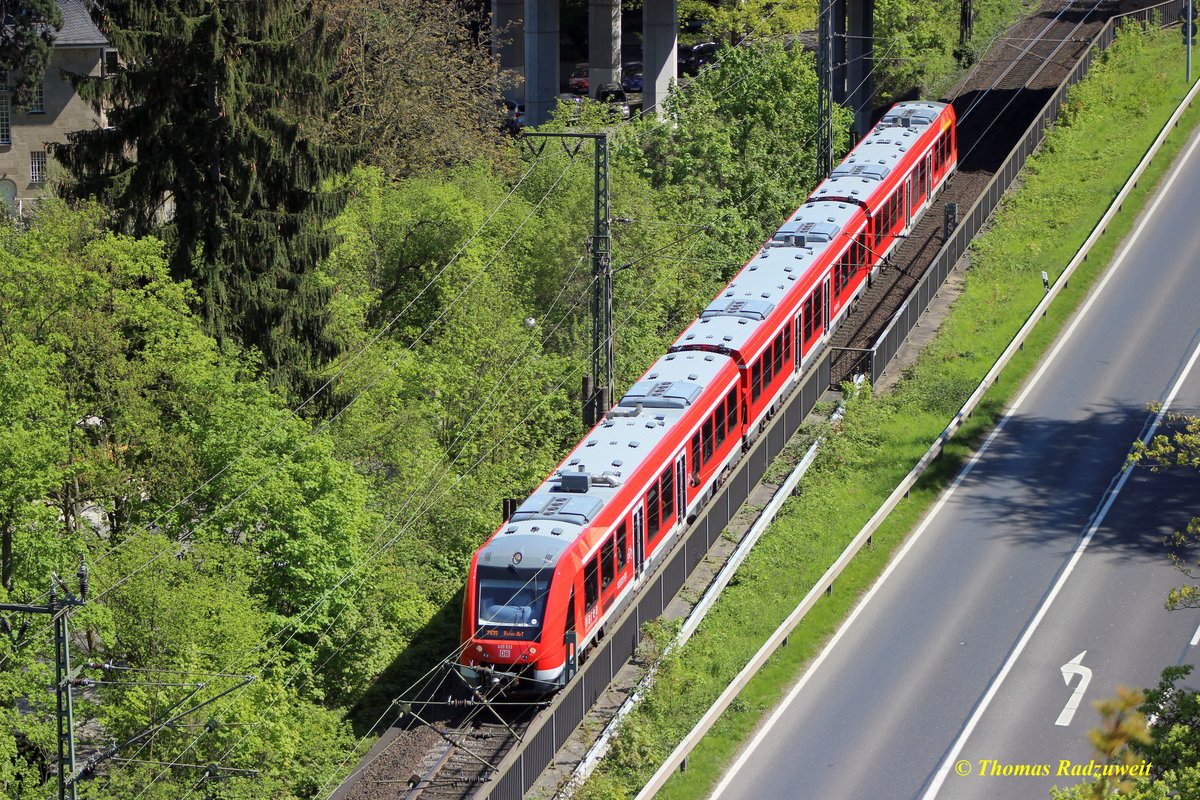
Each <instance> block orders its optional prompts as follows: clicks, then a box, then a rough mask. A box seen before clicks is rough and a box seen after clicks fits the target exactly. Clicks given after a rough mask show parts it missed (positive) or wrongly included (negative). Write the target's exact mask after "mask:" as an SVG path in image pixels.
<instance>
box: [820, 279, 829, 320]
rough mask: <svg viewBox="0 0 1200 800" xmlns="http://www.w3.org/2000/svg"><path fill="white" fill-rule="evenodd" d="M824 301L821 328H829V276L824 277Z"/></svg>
mask: <svg viewBox="0 0 1200 800" xmlns="http://www.w3.org/2000/svg"><path fill="white" fill-rule="evenodd" d="M824 299H825V303H824V307H823V308H822V309H821V330H822V331H828V330H829V278H826V279H825V297H824Z"/></svg>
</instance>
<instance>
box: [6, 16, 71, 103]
mask: <svg viewBox="0 0 1200 800" xmlns="http://www.w3.org/2000/svg"><path fill="white" fill-rule="evenodd" d="M61 27H62V14H61V13H60V12H59V10H58V3H57V2H56V0H0V70H4V71H8V72H13V73H15V74H13V75H11V76H10V81H11V83H12V90H13V101H14V103H15V104H16V105H18V106H23V105H25V104H26V103H28V102H29V100H30V98H31V97H32V95H33V91H34V88H35V87H37V86H39V85H41V83H42V76H43V75H45V74H46V64H47V63H48V62H49V61H50V48H51V45H52V44H53V42H54V33H55V31H56V30H58V29H59V28H61Z"/></svg>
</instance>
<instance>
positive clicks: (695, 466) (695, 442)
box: [692, 433, 700, 476]
mask: <svg viewBox="0 0 1200 800" xmlns="http://www.w3.org/2000/svg"><path fill="white" fill-rule="evenodd" d="M692 474H693V475H696V476H699V475H700V434H699V433H697V434H695V435H694V436H692Z"/></svg>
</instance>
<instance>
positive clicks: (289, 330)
mask: <svg viewBox="0 0 1200 800" xmlns="http://www.w3.org/2000/svg"><path fill="white" fill-rule="evenodd" d="M312 11H313V9H312V3H311V0H237V1H236V2H225V1H223V0H108V2H105V3H102V4H101V5H100V6H99V7H98V9H97V11H96V13H97V16H98V19H97V23H98V24H99V25H100V26H101V29H102V30H103V31H104V32H105V33H106V35H107V36H108V37H109V40H110V41H111V42H112V43H113V45H114V46H115V47H116V48H117V50H118V52H119V54H120V57H121V68H120V69H119V70H118V71H117V73H116V75H114V76H110V77H108V78H88V77H83V76H77V77H76V78H75V79H74V80H75V84H76V86H77V88H78V90H79V91H80V93H81V94H83V95H84V96H85V97H87V98H88V99H89V100H91V101H92V102H94V103H96V104H98V105H100V106H102V107H104V108H105V109H107V115H108V127H104V128H95V129H92V130H85V131H80V132H78V133H75V134H72V135H71V137H70V142H69V143H68V144H67V145H64V146H60V147H59V148H57V149H56V150H55V155H56V156H57V158H58V159H59V160H60V161H61V162H62V163H63V164H64V165H65V166H66V168H67V170H68V172H69V173H70V177H71V180H70V181H68V182H67V183H66V185H65V186H64V193H65V194H67V195H68V196H77V197H98V198H101V199H102V200H103V201H104V203H105V205H107V206H108V207H110V208H111V209H112V214H113V224H114V226H115V227H117V228H118V229H120V230H123V231H126V232H129V233H133V234H136V235H143V234H151V233H152V234H157V235H159V236H162V237H163V238H164V239H165V240H166V241H167V243H168V246H169V249H170V254H171V270H172V273H173V275H174V276H175V277H176V278H179V279H189V280H191V281H192V284H193V286H194V287H195V288H196V290H197V292H198V293H199V296H200V302H201V311H202V314H203V316H204V319H205V321H206V324H207V325H208V327H209V329H210V330H211V332H212V333H213V334H214V335H216V336H217V337H218V338H222V339H224V338H233V339H235V340H237V341H240V342H241V343H243V344H245V345H248V346H255V347H258V348H259V349H260V350H261V351H262V353H263V357H264V362H265V366H266V368H267V369H268V370H270V371H271V373H272V374H273V375H274V376H275V377H277V378H279V377H284V378H286V377H288V376H294V375H296V374H297V373H298V372H303V370H304V368H305V367H306V366H307V365H308V364H310V363H311V362H312V361H313V360H314V356H317V355H328V353H327V352H325V351H327V350H328V345H327V339H326V338H325V337H324V336H323V334H322V327H323V322H322V320H323V307H324V304H325V296H324V291H323V290H322V289H320V288H319V287H316V286H314V285H312V281H310V280H306V277H307V276H308V275H309V273H310V272H311V270H312V268H313V267H314V266H315V265H316V264H317V262H318V261H319V260H320V259H322V258H323V257H324V256H325V255H326V254H327V253H328V252H329V249H330V246H331V240H330V234H329V233H328V231H327V229H326V225H325V223H326V222H327V221H328V220H330V219H331V218H332V217H333V216H335V215H336V214H337V213H338V211H340V210H341V208H342V206H343V204H344V200H345V198H344V195H343V194H342V193H341V192H339V191H337V181H336V178H337V176H339V175H341V174H344V173H345V171H346V170H348V168H349V166H350V154H349V152H348V150H346V149H344V148H334V147H329V146H326V145H322V144H320V143H318V142H316V141H314V139H313V138H312V137H311V136H310V135H309V130H311V129H314V128H315V125H314V121H315V120H316V119H319V118H320V117H322V116H323V115H326V114H327V113H328V112H329V110H330V109H331V108H332V106H333V103H334V101H335V98H334V94H333V92H334V87H333V85H332V84H331V82H330V81H329V80H328V77H329V74H330V72H331V70H332V69H333V67H334V66H335V65H336V62H337V58H338V43H337V41H336V39H335V37H333V36H332V35H331V34H330V33H328V32H327V30H326V28H325V25H324V20H323V18H322V17H321V16H319V15H314V14H313V13H312Z"/></svg>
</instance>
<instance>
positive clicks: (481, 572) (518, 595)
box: [458, 352, 741, 693]
mask: <svg viewBox="0 0 1200 800" xmlns="http://www.w3.org/2000/svg"><path fill="white" fill-rule="evenodd" d="M738 380H739V375H738V369H737V365H736V364H735V363H734V361H733V360H732V359H731V358H729V357H728V356H726V355H722V354H719V353H710V352H688V353H671V354H667V355H665V356H663V357H662V358H660V359H659V360H658V361H657V362H655V364H654V365H653V366H652V367H651V368H650V369H649V370H648V371H647V372H646V374H645V375H643V376H642V378H641V379H640V380H639V381H638V382H637V383H635V384H634V385H633V386H632V387H630V390H629V392H627V393H626V394H625V396H624V397H622V398H621V400H620V401H619V402H618V403H617V405H616V407H614V408H613V409H612V411H610V412H609V413H608V414H607V415H606V416H605V418H604V419H603V420H602V421H601V422H600V423H599V424H598V425H596V426H595V427H594V428H592V430H591V431H590V432H589V433H588V435H587V437H586V438H585V439H584V440H583V441H581V442H580V443H579V444H578V445H576V447H575V448H574V449H573V450H572V451H571V453H570V454H569V455H568V456H567V457H566V459H564V460H563V462H562V463H561V464H560V465H559V467H558V469H556V470H555V471H554V473H553V474H552V475H550V477H548V478H547V479H546V480H545V481H543V482H542V484H541V485H540V486H538V488H537V489H536V490H534V492H533V493H532V494H531V495H530V496H529V497H528V498H526V500H525V501H524V502H523V503H521V505H520V507H519V508H517V510H516V511H515V512H514V513H513V514H512V517H511V518H510V519H509V520H507V521H506V522H505V523H504V524H503V525H501V526H500V528H499V529H498V530H497V531H496V532H495V533H494V534H492V537H491V538H490V539H488V541H487V542H486V543H485V544H484V545H483V547H482V548H480V550H479V552H478V553H476V556H475V559H474V560H473V562H472V564H471V573H470V575H469V577H468V579H467V589H466V596H465V598H464V602H463V620H462V642H463V645H462V651H461V653H460V654H459V657H458V670H459V673H460V674H461V675H462V676H463V678H464V679H465V680H466V681H467V683H468V684H469V685H471V686H472V687H475V688H481V689H489V688H494V689H496V690H497V691H503V692H506V693H509V692H520V693H531V692H552V691H555V690H556V689H558V688H559V687H560V686H562V685H563V684H565V683H566V681H568V680H569V679H570V678H571V676H572V675H573V674H574V666H575V665H576V663H577V662H578V660H579V659H581V658H582V656H583V654H584V653H585V652H586V651H587V650H588V648H590V647H591V646H592V645H593V644H594V643H595V642H596V641H597V640H598V639H599V638H600V637H601V636H603V634H604V630H605V626H606V625H608V624H609V623H610V622H611V621H613V620H615V619H617V618H618V617H619V616H620V614H621V613H622V610H623V609H624V608H625V606H626V604H627V603H629V602H631V600H632V598H633V596H634V593H635V592H636V590H637V587H638V586H640V585H641V584H642V583H644V582H645V581H646V580H648V579H650V577H651V576H653V575H654V573H655V571H656V570H657V568H658V566H659V564H660V563H661V561H662V559H663V557H664V554H665V553H666V552H667V551H669V550H670V547H671V545H672V544H673V543H674V541H675V537H676V536H677V535H678V534H679V533H680V532H681V531H683V530H684V529H685V528H686V527H687V524H688V516H689V512H691V511H693V510H694V509H695V508H696V507H697V506H698V505H699V504H700V503H701V502H702V498H703V496H705V493H706V492H710V491H711V487H712V485H713V484H714V483H715V482H716V481H717V480H718V479H719V476H720V474H721V473H722V471H723V470H724V469H726V468H727V466H728V464H729V463H730V462H731V461H732V460H733V459H734V458H736V456H737V454H738V453H740V441H741V431H740V426H739V419H740V415H739V413H738V403H737V399H738V388H737V387H738Z"/></svg>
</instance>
